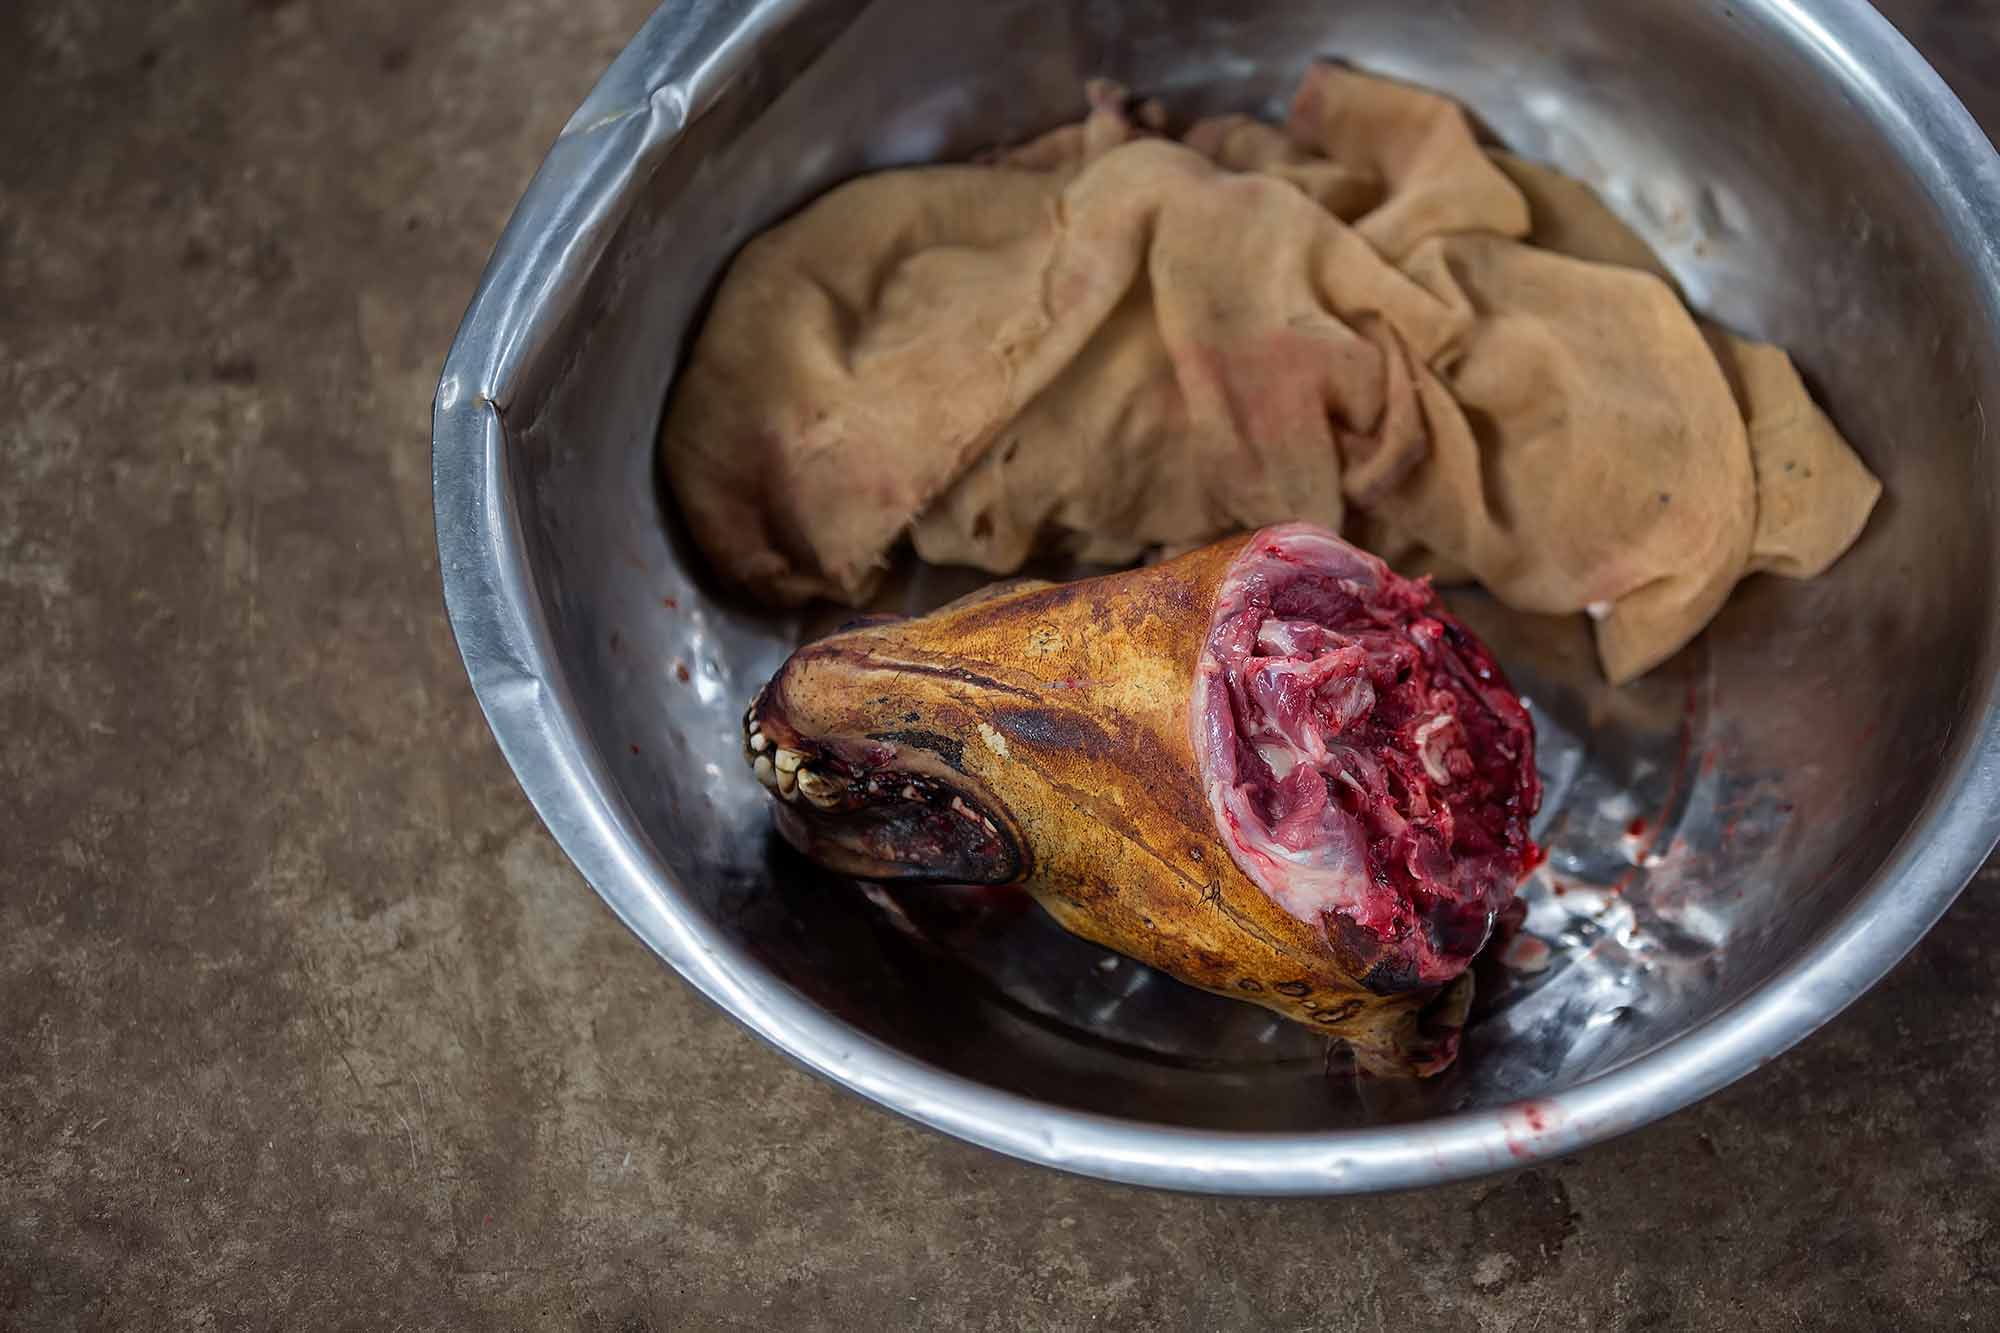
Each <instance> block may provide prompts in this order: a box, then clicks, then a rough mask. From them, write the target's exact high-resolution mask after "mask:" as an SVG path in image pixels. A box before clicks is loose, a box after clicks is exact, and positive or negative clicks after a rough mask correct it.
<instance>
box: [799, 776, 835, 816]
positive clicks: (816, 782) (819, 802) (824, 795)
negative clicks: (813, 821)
mask: <svg viewBox="0 0 2000 1333" xmlns="http://www.w3.org/2000/svg"><path fill="white" fill-rule="evenodd" d="M840 789H841V783H840V782H839V781H838V780H837V779H834V778H831V777H828V776H827V775H826V774H824V773H816V772H814V771H813V770H812V769H810V768H807V769H802V770H800V772H799V790H800V791H801V792H803V793H804V794H805V798H806V799H807V800H808V801H811V802H812V803H813V804H814V805H816V806H818V807H820V808H821V809H822V810H826V809H831V808H832V807H833V806H835V805H837V804H839V803H840Z"/></svg>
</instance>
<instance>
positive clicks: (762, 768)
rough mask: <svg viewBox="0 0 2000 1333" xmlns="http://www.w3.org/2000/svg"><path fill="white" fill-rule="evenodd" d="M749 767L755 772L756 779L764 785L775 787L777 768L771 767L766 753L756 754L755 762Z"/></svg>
mask: <svg viewBox="0 0 2000 1333" xmlns="http://www.w3.org/2000/svg"><path fill="white" fill-rule="evenodd" d="M750 767H751V769H752V770H753V771H754V772H755V773H756V774H757V781H759V782H761V783H763V784H764V785H765V786H766V787H775V786H777V785H778V770H776V769H775V768H772V767H771V756H769V755H767V754H760V755H758V756H757V760H756V762H755V763H753V764H752V765H751V766H750Z"/></svg>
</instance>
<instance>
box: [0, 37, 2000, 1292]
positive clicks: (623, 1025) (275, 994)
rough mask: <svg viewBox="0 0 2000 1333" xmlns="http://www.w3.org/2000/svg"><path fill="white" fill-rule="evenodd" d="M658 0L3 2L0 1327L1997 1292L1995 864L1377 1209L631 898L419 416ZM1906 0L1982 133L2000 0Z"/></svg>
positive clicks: (1994, 79) (1998, 901)
mask: <svg viewBox="0 0 2000 1333" xmlns="http://www.w3.org/2000/svg"><path fill="white" fill-rule="evenodd" d="M647 7H648V5H647V0H561V2H560V3H558V0H481V2H480V3H472V0H426V2H425V3H422V4H415V5H412V4H406V3H403V2H402V0H349V2H348V3H343V4H339V5H335V4H331V3H319V2H318V0H251V2H250V3H244V2H243V0H181V3H177V4H168V5H133V4H129V3H125V2H124V0H46V2H44V0H11V2H4V0H0V59H4V61H5V64H6V66H7V73H6V74H5V75H4V76H0V1326H8V1327H21V1328H93V1327H103V1326H110V1325H127V1326H141V1327H168V1326H176V1327H191V1328H209V1327H213V1328H238V1327H245V1328H253V1327H345V1328H357V1329H385V1330H386V1329H393V1328H412V1329H416V1328H453V1327H504V1326H513V1327H552V1328H577V1329H588V1330H638V1329H660V1330H664V1329H668V1328H704V1327H730V1326H736V1327H757V1328H764V1327H780V1328H783V1327H811V1326H838V1327H847V1328H869V1329H886V1328H903V1327H913V1326H918V1325H923V1326H966V1327H975V1328H992V1329H1014V1328H1094V1327H1104V1328H1216V1327H1250V1328H1307V1327H1310V1328H1323V1329H1349V1328H1355V1329H1360V1328H1375V1327H1382V1326H1391V1325H1393V1326H1396V1327H1402V1328H1419V1329H1420V1328H1432V1327H1455V1328H1481V1329H1492V1330H1502V1329H1513V1330H1528V1329H1541V1328H1581V1329H1607V1328H1626V1329H1717V1330H1721V1329H1727V1330H1732V1331H1735V1330H1742V1329H1750V1328H1790V1327H1801V1328H1803V1327H1814V1328H1821V1327H1841V1328H1854V1329H1889V1328H1895V1329H1921V1328H1948V1327H1962V1326H1983V1327H1993V1326H1994V1318H1995V1316H1994V1313H1993V1311H1994V1309H1995V1302H1996V1300H2000V1227H1996V1213H2000V1171H1997V1170H1996V1165H2000V1097H1996V1093H2000V1083H1997V1082H1996V1076H1995V1072H1994V1071H1995V1068H1996V1066H1997V1065H2000V951H1996V950H1994V949H1992V948H1991V947H1990V943H1991V941H1993V940H1994V939H1996V938H2000V898H1996V895H1995V893H1994V885H1993V884H1992V883H1990V882H1982V883H1981V884H1980V885H1978V886H1976V887H1975V888H1974V890H1973V891H1972V892H1970V893H1969V894H1968V895H1967V896H1966V897H1965V898H1964V899H1963V900H1962V901H1961V902H1960V904H1959V906H1958V907H1957V909H1956V910H1954V911H1953V912H1952V914H1951V916H1950V917H1949V918H1948V919H1947V920H1946V921H1945V923H1944V924H1943V925H1942V926H1941V927H1940V928H1939V929H1938V930H1937V931H1935V932H1934V933H1933V934H1932V935H1931V937H1930V938H1929V940H1928V941H1927V942H1926V943H1925V944H1924V945H1923V946H1922V947H1921V948H1920V949H1919V950H1918V951H1917V953H1916V954H1915V955H1914V956H1913V957H1912V958H1911V959H1910V960H1909V961H1907V962H1906V963H1904V964H1903V965H1902V966H1901V967H1900V968H1899V969H1897V971H1896V972H1895V974H1894V975H1893V977H1892V978H1891V979H1890V980H1889V981H1888V982H1887V983H1885V984H1884V985H1883V986H1882V987H1880V988H1879V989H1878V990H1877V991H1875V992H1874V993H1873V994H1871V995H1870V996H1868V997H1867V998H1866V999H1865V1000H1864V1001H1862V1002H1861V1003H1860V1004H1858V1005H1856V1006H1855V1007H1854V1009H1853V1010H1851V1011H1850V1012H1849V1013H1848V1014H1847V1015H1846V1016H1844V1017H1843V1018H1841V1019H1840V1020H1839V1021H1837V1022H1836V1023H1834V1024H1833V1025H1832V1026H1831V1027H1830V1028H1829V1029H1827V1030H1826V1031H1825V1032H1823V1033H1822V1034H1821V1035H1819V1036H1818V1037H1816V1038H1814V1039H1813V1040H1811V1041H1810V1042H1808V1043H1807V1044H1806V1045H1805V1046H1804V1047H1803V1048H1802V1049H1800V1050H1799V1051H1797V1052H1795V1053H1794V1054H1792V1055H1790V1056H1789V1057H1787V1058H1785V1059H1783V1060H1780V1061H1778V1062H1777V1063H1776V1064H1775V1065H1773V1066H1772V1067H1770V1068H1768V1069H1766V1070H1765V1071H1764V1072H1762V1073H1761V1074H1759V1075H1757V1076H1756V1077H1754V1078H1751V1079H1749V1080H1748V1081H1746V1082H1744V1083H1743V1084H1741V1085H1739V1086H1738V1087H1736V1088H1734V1089H1732V1090H1731V1091H1729V1092H1727V1093H1725V1094H1724V1095H1722V1096H1719V1097H1717V1098H1715V1099H1713V1100H1711V1101H1709V1102H1708V1103H1706V1104H1705V1105H1703V1106H1701V1107H1699V1108H1697V1109H1695V1110H1692V1111H1689V1112H1687V1113H1684V1114H1681V1115H1678V1116H1675V1117H1673V1118H1672V1119H1671V1120H1669V1121H1668V1122H1667V1123H1665V1124H1662V1125H1659V1126H1657V1127H1655V1128H1653V1129H1650V1130H1647V1131H1645V1132H1643V1133H1640V1134H1638V1135H1635V1136H1633V1137H1631V1138H1628V1139H1626V1140H1624V1141H1621V1142H1619V1143H1616V1144H1613V1145H1610V1146H1607V1147H1604V1148H1600V1149H1598V1150H1595V1151H1592V1152H1589V1153H1586V1154H1584V1155H1583V1156H1581V1157H1579V1158H1577V1159H1575V1160H1571V1161H1564V1162H1562V1163H1560V1164H1557V1165H1554V1166H1551V1167H1548V1168H1546V1169H1540V1170H1532V1171H1527V1172H1524V1173H1521V1174H1517V1175H1515V1176H1513V1177H1511V1178H1504V1179H1499V1180H1489V1181H1483V1182H1479V1183H1474V1184H1469V1185H1464V1186H1460V1187H1455V1188H1449V1189H1441V1190H1437V1191H1434V1192H1430V1193H1425V1194H1418V1195H1413V1196H1405V1197H1397V1198H1389V1199H1378V1200H1365V1201H1348V1202H1316V1203H1315V1202H1304V1203H1300V1202H1292V1203H1276V1202H1242V1201H1216V1200H1206V1199H1195V1198H1179V1197H1168V1196H1162V1195H1155V1194H1148V1193H1141V1192H1138V1191H1135V1190H1129V1189H1119V1188H1112V1187H1108V1186H1103V1185H1097V1184H1092V1183H1088V1182H1084V1181H1079V1180H1072V1179H1068V1178H1064V1177H1061V1176H1057V1175H1054V1174H1050V1173H1046V1172H1043V1171H1039V1170H1035V1169H1032V1168H1029V1167H1025V1166H1020V1165H1016V1164H1014V1163H1012V1162H1009V1161H1005V1160H1002V1159H999V1158H996V1157H993V1156H990V1155H988V1154H986V1153H984V1152H981V1151H977V1150H975V1149H972V1148H969V1147H964V1146H961V1145H959V1144H956V1143H953V1142H949V1141H947V1140H945V1139H942V1138H939V1137H937V1136H935V1135H932V1134H930V1133H927V1132H923V1131H920V1130H917V1129H914V1128H911V1127H909V1126H907V1125H905V1124H903V1123H901V1122H899V1121H897V1120H895V1119H893V1118H891V1117H890V1116H888V1115H886V1114H884V1113H882V1112H879V1111H876V1110H873V1109H871V1108H869V1107H867V1106H865V1105H863V1104H861V1103H859V1102H858V1101H856V1100H855V1099H853V1098H851V1097H849V1096H847V1095H845V1094H842V1093H837V1092H835V1091H833V1090H832V1089H831V1088H828V1087H826V1086H823V1085H821V1084H820V1083H817V1082H815V1081H813V1080H812V1079H810V1078H808V1077H806V1076H805V1075H803V1074H800V1073H798V1072H796V1071H794V1070H793V1069H792V1068H791V1067H790V1066H789V1065H787V1064H786V1063H785V1062H784V1061H782V1060H781V1059H780V1058H779V1057H778V1056H776V1055H775V1054H773V1053H772V1052H771V1051H770V1050H768V1049H766V1048H765V1047H764V1046H762V1045H760V1044H759V1043H758V1042H757V1041H755V1040H754V1039H752V1038H751V1037H749V1036H748V1035H746V1034H745V1033H744V1032H742V1031H741V1030H739V1029H738V1028H737V1027H736V1026H735V1025H734V1024H733V1023H732V1022H731V1021H730V1020H728V1019H727V1018H725V1017H723V1016H722V1015H721V1014H719V1013H718V1012H716V1011H715V1010H713V1009H711V1008H709V1007H708V1006H707V1005H706V1004H705V1003H703V1002H701V1001H700V1000H698V999H696V998H695V996H694V995H693V994H692V993H691V992H690V991H689V990H688V989H687V988H686V987H685V986H683V985H682V984H681V983H680V982H679V981H678V980H677V979H676V978H674V977H673V976H672V975H670V974H669V973H667V972H666V971H664V970H663V969H662V968H660V967H659V966H658V965H657V964H656V963H655V962H654V961H653V959H652V958H651V957H650V956H649V955H648V954H647V953H646V952H645V951H644V950H643V949H642V948H640V947H639V945H638V944H637V943H635V942H634V941H633V940H632V939H631V938H630V937H629V936H627V934H626V933H625V932H624V930H623V929H622V928H621V927H619V926H618V925H617V924H616V923H615V922H614V921H613V920H612V918H611V916H610V914H609V913H608V912H607V911H605V910H604V909H603V908H601V907H600V906H599V905H598V903H597V900H596V899H595V898H594V897H593V896H592V895H591V894H590V893H589V891H588V890H587V889H586V888H585V887H584V885H583V884H582V883H581V881H580V880H579V879H578V877H577V876H576V874H575V873H574V872H573V871H572V870H571V869H570V868H569V866H568V864H567V863H566V862H565V861H564V860H563V858H562V857H561V855H560V854H559V853H558V852H557V850H556V849H555V847H554V845H553V844H552V843H551V841H550V839H549V838H548V836H547V835H546V834H545V833H544V832H543V830H542V829H541V827H540V825H539V824H538V823H537V822H536V820H535V818H534V816H533V815H532V813H531V812H530V811H529V809H528V806H527V803H526V802H525V801H524V800H523V799H522V797H521V795H520V793H519V792H518V790H517V789H516V788H515V786H514V783H513V780H512V778H511V777H510V776H509V774H508V772H507V769H506V767H505V765H504V764H503V763H502V761H501V758H500V755H499V753H498V752H497V750H496V749H495V747H494V745H493V743H492V741H491V739H490V738H489V736H488V733H487V731H486V728H485V726H484V724H483V722H482V721H481V718H480V716H479V712H478V709H477V708H476V707H475V705H474V703H473V700H472V697H471V694H470V692H469V690H468V689H467V687H466V684H465V679H464V676H463V673H462V671H461V670H460V667H459V663H458V660H457V656H456V653H455V651H454V648H453V645H452V641H451V638H450V635H449V633H448V631H447V630H446V627H445V624H444V619H443V616H442V614H441V611H440V603H439V593H438V577H437V571H436V568H435V558H434V550H433V542H432V533H431V518H430V499H429V487H428V470H427V468H428V442H427V436H426V428H427V423H428V403H429V399H430V396H431V390H432V381H433V377H434V375H435V373H436V370H437V366H438V363H439V361H440V359H441V357H442V355H443V352H444V349H445V347H446V345H447V344H448V342H449V341H450V337H451V333H452V330H453V328H454V326H455V324H456V321H457V319H458V316H459V313H460V312H461V310H462V309H463V308H464V304H465V301H466V298H467V296H468V295H469V293H470V291H471V287H472V283H473V281H474V279H475V277H476V276H477V274H478V271H479V268H480V265H481V264H482V262H483V261H484V259H485V256H486V252H487V249H488V247H489V245H490V244H491V242H492V240H493V238H494V237H495V235H496V234H497V232H498V229H499V226H500V223H501V221H502V220H503V219H504V217H505V216H506V214H507V211H508V210H509V208H510V207H511V206H512V204H513V202H514V200H515V198H516V196H517V195H518V193H519V191H520V190H521V188H522V186H523V185H524V183H525V182H526V180H527V177H528V175H529V173H530V172H531V171H532V170H533V168H534V166H535V164H536V162H537V161H538V160H539V159H540V156H541V154H542V151H543V150H544V148H545V147H546V146H547V144H548V142H549V140H550V139H551V138H552V136H553V135H554V133H555V131H556V129H557V127H558V126H559V125H560V124H561V122H562V121H563V119H564V118H565V116H566V115H567V113H568V112H569V110H570V108H571V107H572V106H574V105H575V104H576V102H577V101H578V100H579V99H580V98H581V97H582V95H583V92H584V91H585V89H586V88H587V87H588V86H589V84H590V82H591V81H592V80H593V79H594V78H595V76H596V74H597V72H598V70H599V69H600V68H601V67H602V65H603V64H604V62H605V61H606V60H608V59H609V57H610V56H611V55H612V54H613V53H614V51H615V50H616V49H617V48H618V47H619V46H620V45H621V44H622V42H623V41H624V39H625V38H626V37H627V36H628V35H629V33H630V32H631V31H632V30H633V29H634V28H635V27H636V26H637V24H638V23H639V21H640V20H641V18H642V17H643V15H644V13H645V11H646V9H647ZM1893 8H1894V9H1895V10H1896V12H1897V15H1898V17H1900V18H1902V19H1904V20H1905V21H1906V22H1907V23H1908V25H1909V28H1910V30H1911V31H1912V32H1913V34H1914V35H1915V36H1916V37H1917V38H1918V39H1919V41H1920V42H1922V43H1924V44H1926V45H1927V46H1929V47H1930V48H1932V49H1933V50H1935V51H1937V52H1938V53H1939V54H1940V57H1941V59H1943V60H1944V61H1945V65H1946V69H1947V72H1948V73H1949V74H1951V75H1952V76H1953V77H1954V79H1955V80H1956V81H1957V82H1958V83H1959V84H1960V86H1961V87H1962V88H1964V89H1965V90H1966V91H1967V93H1968V95H1970V96H1972V97H1973V98H1974V99H1975V109H1976V110H1979V111H1981V112H1982V113H1985V114H1987V115H1988V116H1989V119H1988V123H1989V124H1995V123H2000V121H1996V120H1994V119H1992V118H1991V117H1992V113H1994V112H1995V111H1996V110H2000V69H1992V68H1988V69H1984V70H1982V69H1978V68H1972V67H1968V66H1967V65H1965V64H1963V63H1956V64H1955V63H1953V62H1954V61H1959V62H1963V61H1964V60H1965V58H1966V57H1965V51H1966V50H1967V49H1968V45H1969V44H1968V43H1966V42H1965V41H1964V40H1963V36H1964V31H1965V29H1964V27H1963V26H1962V25H1968V24H1986V23H1992V22H2000V6H1996V5H1993V4H1984V5H1981V6H1977V7H1973V6H1968V5H1963V4H1948V5H1941V4H1938V3H1935V2H1934V0H1907V2H1906V3H1901V4H1898V5H1895V6H1893ZM1985 45H1986V46H1987V47H1989V48H1990V47H1992V46H1993V45H1994V43H1992V42H1991V41H1988V42H1986V43H1985ZM613 996H616V997H618V1002H617V1003H616V1004H615V1005H614V1004H613V1003H612V1002H611V997H613Z"/></svg>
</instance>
